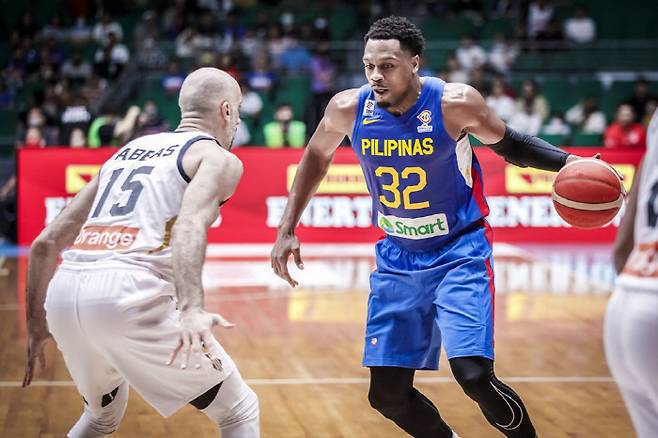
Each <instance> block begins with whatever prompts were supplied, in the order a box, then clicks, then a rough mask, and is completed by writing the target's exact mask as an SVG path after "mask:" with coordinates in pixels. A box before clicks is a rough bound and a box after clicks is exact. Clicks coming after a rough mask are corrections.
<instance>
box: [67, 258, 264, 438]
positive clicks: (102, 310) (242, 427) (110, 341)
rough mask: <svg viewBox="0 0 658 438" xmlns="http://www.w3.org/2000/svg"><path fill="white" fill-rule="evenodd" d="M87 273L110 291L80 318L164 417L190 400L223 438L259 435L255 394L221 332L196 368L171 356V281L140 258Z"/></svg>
mask: <svg viewBox="0 0 658 438" xmlns="http://www.w3.org/2000/svg"><path fill="white" fill-rule="evenodd" d="M105 264H108V263H105ZM87 275H89V276H90V278H92V282H93V284H94V285H96V287H97V288H98V289H101V290H102V289H105V292H104V293H103V296H101V297H99V296H97V297H95V298H94V299H93V300H91V301H88V302H86V303H85V305H84V306H81V311H80V319H81V320H82V326H83V327H84V328H86V329H87V332H88V333H89V334H90V336H92V337H93V338H94V340H95V345H96V346H97V348H98V349H99V351H100V352H101V353H102V354H103V356H104V357H106V358H107V359H108V360H109V361H110V362H111V363H112V364H113V365H114V366H115V367H116V369H117V370H118V371H119V372H120V373H121V375H122V376H123V377H124V378H125V379H126V381H127V382H128V383H129V384H130V386H131V387H132V388H134V389H135V390H136V391H137V392H138V393H139V394H140V395H141V396H142V398H144V400H145V401H146V402H148V403H149V404H150V405H151V406H152V407H153V408H155V409H156V410H157V411H158V412H159V413H160V414H161V415H163V416H165V417H167V416H170V415H172V414H173V413H174V412H176V411H177V410H178V409H180V408H181V407H183V406H185V405H186V404H188V403H192V404H193V405H194V406H195V407H197V408H200V410H202V411H203V412H204V413H205V414H206V415H208V416H209V417H210V418H211V419H212V420H213V421H214V422H216V423H217V425H218V428H219V429H221V431H222V436H223V437H225V438H226V437H229V438H255V437H258V436H259V430H258V398H257V397H256V394H255V393H254V392H253V391H252V390H251V388H249V387H248V386H247V384H246V383H245V382H244V380H243V379H242V377H241V376H240V373H239V372H238V370H237V368H236V366H235V363H234V362H233V360H232V359H231V357H230V356H229V355H228V354H227V353H226V351H224V349H223V348H222V346H221V345H220V344H219V342H217V340H216V339H214V338H213V339H212V340H211V341H210V342H208V343H207V344H206V345H205V352H204V354H203V355H202V357H201V360H200V367H199V368H196V367H193V366H188V367H187V368H185V369H183V368H182V360H183V357H182V355H178V357H177V358H176V360H175V361H174V363H173V364H171V365H167V364H166V363H167V362H168V359H169V356H170V355H171V352H172V351H173V350H174V348H175V346H176V345H177V344H178V340H179V328H178V312H177V310H176V303H175V301H174V299H173V296H172V295H173V294H174V286H173V284H172V283H170V282H168V281H165V280H164V279H163V278H161V277H159V276H157V275H155V274H154V273H153V272H152V271H150V270H147V269H143V268H140V267H137V266H131V267H120V268H117V267H116V266H112V267H111V268H109V267H105V265H104V267H103V268H102V269H101V268H98V269H96V270H94V271H93V272H91V270H90V271H89V272H88V274H87Z"/></svg>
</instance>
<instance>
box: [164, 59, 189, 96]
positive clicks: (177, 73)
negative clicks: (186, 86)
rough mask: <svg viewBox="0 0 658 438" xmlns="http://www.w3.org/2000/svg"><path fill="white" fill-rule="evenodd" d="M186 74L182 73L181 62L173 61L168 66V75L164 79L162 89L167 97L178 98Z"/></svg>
mask: <svg viewBox="0 0 658 438" xmlns="http://www.w3.org/2000/svg"><path fill="white" fill-rule="evenodd" d="M184 79H185V74H183V72H181V68H180V62H178V60H177V59H171V60H170V61H169V65H168V66H167V73H166V74H165V75H164V77H163V78H162V89H163V90H164V92H165V94H166V95H167V96H177V95H178V90H180V87H181V86H182V85H183V80H184Z"/></svg>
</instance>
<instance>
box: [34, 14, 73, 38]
mask: <svg viewBox="0 0 658 438" xmlns="http://www.w3.org/2000/svg"><path fill="white" fill-rule="evenodd" d="M67 34H68V32H67V31H66V30H65V29H64V28H63V27H62V18H61V17H60V15H59V14H55V15H53V16H52V18H51V19H50V23H48V24H46V25H45V26H44V27H43V29H41V33H40V34H39V36H40V38H41V39H42V40H49V39H52V40H54V41H55V42H62V41H64V40H65V39H66V38H67V36H68V35H67Z"/></svg>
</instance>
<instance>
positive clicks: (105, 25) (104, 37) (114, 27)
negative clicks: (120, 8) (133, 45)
mask: <svg viewBox="0 0 658 438" xmlns="http://www.w3.org/2000/svg"><path fill="white" fill-rule="evenodd" d="M110 34H114V37H115V39H116V41H121V40H122V39H123V29H122V28H121V25H120V24H119V23H118V22H117V21H114V20H112V17H110V14H108V13H107V12H103V13H102V15H101V19H100V21H99V22H98V23H96V26H94V31H93V33H92V35H93V37H94V40H96V42H98V44H100V45H101V46H107V45H108V44H109V43H110Z"/></svg>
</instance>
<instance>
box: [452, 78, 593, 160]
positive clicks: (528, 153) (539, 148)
mask: <svg viewBox="0 0 658 438" xmlns="http://www.w3.org/2000/svg"><path fill="white" fill-rule="evenodd" d="M441 109H442V112H443V114H444V117H443V119H444V125H445V128H446V131H447V132H448V134H449V135H451V136H452V137H453V138H458V137H459V136H460V135H462V133H467V134H472V135H473V136H474V137H475V138H477V139H478V140H480V141H481V142H482V143H484V144H486V145H489V147H490V148H491V149H493V150H494V152H496V153H497V154H498V155H500V156H502V157H503V158H505V160H506V161H508V162H510V163H512V164H515V165H517V166H520V167H535V168H537V169H544V170H552V171H558V170H560V169H561V168H562V166H564V165H565V164H566V163H568V162H570V161H572V160H576V159H579V158H580V157H578V156H575V155H572V154H569V153H567V152H565V151H563V150H562V149H560V148H558V147H556V146H553V145H552V144H550V143H548V142H546V141H544V140H542V139H540V138H538V137H534V136H531V135H526V134H521V133H519V132H516V131H515V130H513V129H512V128H510V127H509V126H507V125H505V122H503V121H502V120H501V118H500V117H498V115H496V113H495V112H494V111H492V110H491V109H490V108H489V107H488V106H487V103H486V102H485V100H484V98H483V97H482V95H481V94H480V93H479V92H478V91H477V90H476V89H475V88H473V87H471V86H470V85H466V84H460V83H449V84H446V85H445V88H444V93H443V99H442V102H441Z"/></svg>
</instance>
